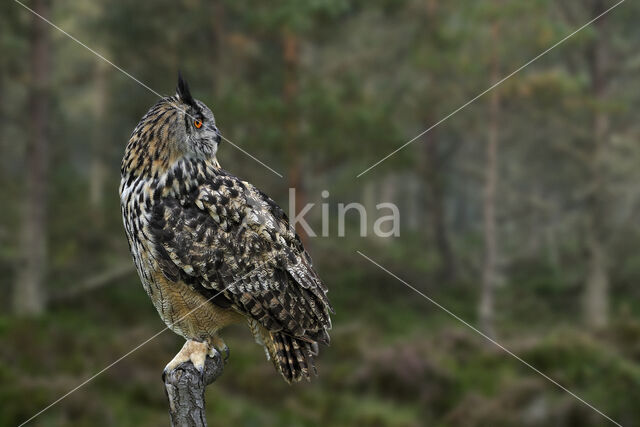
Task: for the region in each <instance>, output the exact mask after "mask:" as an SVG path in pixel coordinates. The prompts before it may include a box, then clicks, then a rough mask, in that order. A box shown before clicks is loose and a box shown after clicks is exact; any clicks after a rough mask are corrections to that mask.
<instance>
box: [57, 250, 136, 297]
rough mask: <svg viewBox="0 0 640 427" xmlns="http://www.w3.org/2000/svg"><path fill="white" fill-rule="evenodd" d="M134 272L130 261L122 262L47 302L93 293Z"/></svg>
mask: <svg viewBox="0 0 640 427" xmlns="http://www.w3.org/2000/svg"><path fill="white" fill-rule="evenodd" d="M134 271H135V269H134V265H133V263H132V262H131V260H126V261H122V262H121V263H119V264H117V265H116V266H114V267H111V268H110V269H109V270H106V271H104V272H102V273H100V274H97V275H95V276H91V277H88V278H86V279H84V280H83V281H82V282H80V284H79V285H77V286H75V287H73V288H70V289H65V290H63V291H60V292H57V293H54V294H53V295H51V297H50V298H49V302H52V303H58V302H61V301H67V300H70V299H73V298H76V297H79V296H81V295H84V294H85V293H87V292H92V291H95V290H96V289H99V288H102V287H104V286H106V285H108V284H110V283H113V282H115V281H116V280H118V279H120V278H122V277H124V276H126V275H128V274H131V273H133V272H134Z"/></svg>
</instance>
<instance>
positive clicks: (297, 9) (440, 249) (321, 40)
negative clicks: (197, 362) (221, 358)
mask: <svg viewBox="0 0 640 427" xmlns="http://www.w3.org/2000/svg"><path fill="white" fill-rule="evenodd" d="M26 4H27V5H28V6H29V7H32V8H34V9H35V10H36V11H37V12H38V13H40V14H42V15H43V16H46V17H49V18H50V19H51V20H52V21H53V22H54V23H56V24H57V25H59V26H60V27H61V28H63V29H64V30H66V31H68V32H69V33H71V34H72V35H74V36H75V37H77V38H78V39H79V40H81V41H83V42H84V43H86V44H87V45H88V46H90V47H92V48H93V49H95V50H96V51H98V52H100V53H101V54H102V55H104V56H105V57H106V58H109V59H110V60H112V61H113V62H114V63H116V64H118V65H119V66H121V67H122V68H124V69H125V70H127V71H128V72H130V73H131V74H132V75H134V76H136V77H137V78H139V79H140V80H141V81H142V82H144V83H145V84H147V85H148V86H150V87H151V88H153V89H155V90H157V91H159V92H161V93H164V94H173V92H174V88H175V84H176V75H177V70H178V69H180V70H182V72H183V73H184V74H185V75H186V76H187V78H188V80H189V82H190V85H191V88H192V92H193V94H194V96H195V97H196V98H199V99H201V100H202V101H204V102H205V103H207V104H208V105H209V106H210V107H211V108H212V110H213V111H214V114H216V117H217V121H218V125H219V127H220V129H221V130H222V132H223V134H224V135H225V136H226V137H227V138H229V139H230V140H231V141H233V142H234V143H236V144H238V145H239V146H241V147H242V148H243V149H245V150H247V151H248V152H250V153H252V154H253V155H255V156H256V157H258V158H259V159H261V160H262V161H264V162H265V163H266V164H268V165H269V166H271V167H272V168H273V169H275V170H276V171H278V172H280V173H282V174H283V175H284V178H279V177H278V176H277V175H275V174H273V173H272V172H270V171H269V170H268V169H266V168H264V167H263V166H261V165H260V164H258V163H257V162H255V161H254V160H252V159H251V158H250V157H248V156H246V155H245V154H243V153H242V152H240V151H238V150H237V149H236V148H234V147H233V146H232V145H230V144H228V143H226V144H223V145H222V146H221V150H220V152H219V159H220V161H221V163H222V165H223V167H224V168H226V169H227V170H229V171H231V172H232V173H234V174H236V175H238V176H240V177H242V178H244V179H246V180H248V181H250V182H252V183H254V184H256V185H258V186H259V187H261V189H263V190H264V191H265V192H267V193H268V194H270V195H271V196H272V197H273V198H274V199H275V200H276V201H277V202H278V203H279V204H280V205H281V206H283V207H285V208H286V206H288V188H289V187H294V188H296V189H297V196H298V197H297V203H298V205H299V206H298V207H299V208H300V207H302V206H304V204H305V203H316V206H315V207H314V208H313V209H312V210H311V212H310V213H309V215H307V216H306V218H308V219H309V220H310V222H311V224H312V225H313V226H314V228H315V229H316V230H320V229H321V227H320V222H321V208H320V203H323V202H325V203H329V213H330V221H329V227H330V232H329V236H328V237H308V238H306V244H307V245H308V248H309V251H310V253H311V254H312V256H313V258H314V263H315V264H316V266H317V270H318V271H319V272H320V275H321V276H322V277H323V279H324V281H325V282H326V283H327V284H328V286H329V288H330V297H331V300H332V301H333V303H334V305H335V308H336V315H335V316H334V322H333V324H334V328H333V331H332V345H331V347H330V348H325V349H322V350H321V355H320V358H319V360H318V366H319V372H320V376H319V377H318V378H317V379H316V380H315V381H313V382H312V383H309V384H307V383H305V384H299V385H295V386H287V385H286V384H285V383H284V382H283V381H282V379H281V378H280V377H279V376H278V375H277V374H276V373H275V371H274V370H273V367H272V366H271V364H270V363H268V362H267V361H266V360H265V358H264V354H263V351H262V349H261V348H260V347H258V346H257V345H255V343H253V341H252V339H251V337H250V336H249V333H248V332H247V331H246V330H245V329H246V328H240V327H239V328H237V329H231V330H230V331H229V332H227V334H226V337H227V338H226V340H227V343H228V344H229V346H230V348H231V358H230V363H229V364H227V366H226V369H225V373H224V374H223V376H222V377H221V379H220V380H218V381H217V382H216V383H215V384H213V385H212V386H210V387H209V388H208V391H207V403H208V408H207V409H208V413H209V422H210V424H211V425H245V426H253V425H303V426H304V425H374V426H419V425H438V426H514V425H519V426H520V425H524V426H549V425H556V426H561V425H562V426H596V425H598V426H599V425H607V423H608V421H607V420H606V419H605V418H603V417H602V416H600V415H598V414H597V413H596V412H594V411H593V410H591V409H590V408H588V407H587V406H585V405H583V404H582V403H580V402H579V401H577V400H576V399H574V398H573V397H571V396H570V395H569V394H567V393H565V392H563V391H561V390H560V389H558V388H557V387H555V386H554V385H553V384H551V383H550V382H548V381H546V380H545V379H544V378H542V377H541V376H540V375H538V374H536V373H535V372H533V371H531V370H530V369H529V368H527V367H526V366H524V365H522V364H521V363H520V362H518V361H517V360H515V359H513V358H511V357H510V356H508V355H506V354H505V353H504V352H502V351H501V350H499V349H498V348H496V347H495V346H493V345H492V344H490V343H489V342H487V341H486V340H485V339H483V338H482V337H480V336H478V335H477V334H476V333H474V332H473V331H471V330H470V329H468V328H466V327H465V326H463V325H461V324H460V323H459V322H457V321H456V320H455V319H453V318H451V317H450V316H449V315H447V314H446V313H444V312H442V311H441V310H439V309H438V308H437V307H435V306H434V305H432V304H430V303H429V302H428V301H426V300H425V299H423V298H422V297H420V296H419V295H418V294H416V293H415V292H413V291H412V290H410V289H409V288H407V287H405V286H404V285H403V284H402V283H400V282H398V281H396V280H395V279H393V278H391V277H390V276H388V275H387V274H386V273H384V272H383V271H381V270H380V269H378V268H377V267H376V266H374V265H373V264H371V263H369V262H368V261H366V260H365V259H363V258H362V257H360V256H359V255H358V254H357V253H356V250H360V251H362V252H363V253H365V254H366V255H368V256H370V257H372V258H373V259H374V260H376V261H378V262H380V263H381V264H382V265H384V266H385V267H387V268H389V269H390V270H391V271H392V272H394V273H396V274H398V275H399V276H400V277H402V278H403V279H404V280H406V281H408V282H409V283H410V284H412V285H413V286H416V287H417V288H418V289H420V290H422V291H423V292H425V293H426V294H427V295H429V296H430V297H432V298H434V299H435V300H436V301H438V302H439V303H441V304H442V305H443V306H445V307H447V308H448V309H450V310H452V311H453V312H455V313H456V314H458V315H460V316H461V317H462V318H464V319H466V320H467V321H469V322H470V323H472V324H474V325H477V326H478V327H479V328H481V329H482V330H483V331H485V332H486V333H487V334H490V335H491V336H494V337H496V339H497V340H498V341H499V342H501V343H503V344H504V345H505V346H506V347H508V348H509V349H511V350H512V351H514V352H515V353H516V354H518V355H519V356H521V357H522V358H523V359H525V360H527V361H528V362H530V363H531V364H532V365H534V366H535V367H537V368H538V369H540V370H541V371H543V372H544V373H546V374H548V375H549V376H551V377H552V378H554V379H556V380H557V381H559V382H560V383H561V384H563V385H564V386H566V387H568V388H569V389H571V390H572V391H574V392H575V393H576V394H578V395H580V396H581V397H583V398H584V399H585V400H587V401H589V402H590V403H592V404H593V405H594V406H595V407H597V408H598V409H600V410H602V411H603V412H604V413H606V414H607V415H609V416H611V417H612V418H613V419H615V420H616V421H617V422H619V423H621V424H622V425H625V426H633V425H636V426H637V425H640V406H639V405H638V402H639V401H640V301H639V296H640V287H639V286H638V281H640V222H639V221H638V215H639V214H640V185H638V182H640V167H638V165H640V144H639V140H640V121H639V120H638V114H637V111H638V108H639V107H640V105H639V104H640V83H639V80H638V76H639V75H640V53H639V52H640V51H639V50H638V46H639V42H640V27H639V26H638V21H639V18H640V6H639V5H638V3H637V2H632V1H627V2H625V3H623V4H622V5H620V6H618V7H617V8H616V9H614V10H613V11H612V12H611V13H610V14H608V15H606V16H605V17H603V18H602V19H600V20H598V21H596V22H595V23H594V24H593V25H590V26H588V27H587V28H585V29H584V30H582V31H580V32H579V33H578V34H576V35H575V36H574V37H572V38H570V39H569V40H568V41H566V42H565V43H564V44H562V45H560V46H559V47H557V48H555V49H554V50H552V51H551V52H550V53H549V54H547V55H545V56H544V57H542V58H540V59H539V60H537V61H536V62H535V63H533V64H532V65H530V66H528V67H526V68H525V69H524V70H523V71H522V72H520V73H518V74H516V75H515V76H514V77H512V78H510V79H509V80H507V81H505V82H504V83H503V84H501V85H500V86H499V87H498V88H496V89H495V90H493V91H491V92H489V93H487V94H486V95H485V96H483V97H482V98H480V99H478V100H477V101H476V102H475V103H473V104H471V105H469V106H468V107H466V108H465V109H463V110H462V111H460V112H458V113H457V114H455V115H454V116H453V117H451V118H450V119H448V120H447V121H446V122H444V123H442V124H441V125H439V126H438V127H436V128H435V129H433V130H432V131H430V132H428V133H427V134H426V135H424V136H423V137H421V138H420V139H419V140H417V141H415V142H414V143H413V144H411V145H409V146H408V147H407V148H405V149H404V150H402V151H400V152H399V153H398V154H396V155H394V156H392V157H390V158H389V159H388V160H386V161H385V162H383V163H382V164H380V165H379V166H377V167H375V168H373V169H371V170H370V171H368V172H367V173H365V174H364V175H362V176H360V177H359V178H356V175H357V174H359V173H360V172H362V171H363V170H365V169H366V168H367V167H369V166H370V165H372V164H373V163H374V162H376V161H378V160H379V159H380V158H382V157H383V156H384V155H386V154H388V153H389V152H391V151H392V150H394V149H396V148H397V147H399V146H400V145H402V144H403V143H404V142H406V141H408V140H409V139H411V138H412V137H414V136H415V135H417V134H418V133H420V132H421V131H423V130H424V129H426V128H428V127H429V126H431V125H432V124H434V123H436V122H437V121H438V120H440V119H441V118H443V117H445V116H446V115H447V114H449V113H450V112H452V111H454V110H455V109H456V108H458V107H459V106H461V105H462V104H464V103H465V102H467V101H468V100H470V99H471V98H473V97H474V96H476V95H477V94H479V93H480V92H482V91H483V90H485V89H486V88H488V87H489V86H490V85H491V84H493V83H495V82H497V81H498V80H500V79H501V78H502V77H503V76H506V75H507V74H509V73H511V72H512V71H513V70H515V69H516V68H518V67H520V66H521V65H523V64H524V63H526V62H527V61H529V60H530V59H532V58H533V57H535V56H536V55H538V54H539V53H541V52H542V51H544V50H545V49H547V48H548V47H550V46H551V45H553V44H554V43H556V42H557V41H558V40H560V39H562V38H563V37H565V36H566V35H568V34H570V33H571V32H573V31H574V30H576V29H577V28H579V27H580V26H582V25H583V24H585V23H586V22H588V21H589V20H591V19H592V18H593V17H595V16H597V15H598V14H600V13H602V12H603V11H605V10H606V9H607V8H609V7H611V6H613V5H614V4H615V3H614V2H613V1H605V0H584V1H582V0H572V1H551V0H529V1H515V0H514V1H508V0H483V1H473V2H472V1H460V0H449V1H437V0H397V1H396V0H375V1H364V0H315V1H309V2H300V1H295V0H288V1H278V2H262V3H258V2H250V1H248V0H234V1H231V0H228V1H227V0H224V1H215V2H214V1H203V0H180V1H175V0H160V1H156V2H140V1H133V0H125V1H120V2H107V1H102V0H99V1H89V0H80V1H73V2H72V1H57V2H55V3H54V2H51V1H48V0H33V1H29V2H26ZM0 35H1V38H0V49H1V50H0V73H1V74H0V100H1V101H0V108H1V110H0V135H1V137H0V144H1V145H0V150H1V151H0V153H1V156H0V164H1V167H0V204H1V206H2V209H0V267H1V269H2V272H3V274H2V275H1V276H0V289H1V291H2V292H1V294H2V295H4V297H3V298H2V299H0V304H1V307H2V314H1V315H0V343H1V345H0V425H17V424H19V423H21V422H22V421H24V420H26V419H27V418H29V417H30V416H32V415H34V414H35V413H36V412H37V411H39V410H40V409H42V408H44V407H45V406H46V405H48V404H49V403H51V402H53V401H54V400H55V399H57V398H58V397H59V396H61V395H62V394H64V393H66V392H67V391H69V390H71V389H72V388H73V387H75V386H76V385H78V384H80V383H81V382H82V381H83V380H85V379H87V378H89V377H90V376H91V375H93V374H94V373H95V372H97V371H99V370H100V369H102V368H103V367H105V366H107V365H108V364H110V363H111V362H112V361H114V360H115V359H117V358H118V357H120V356H122V355H123V354H125V353H126V352H128V351H129V350H130V349H131V348H133V347H135V346H136V345H138V344H139V343H141V342H142V341H144V340H145V339H147V338H149V337H150V336H151V335H153V334H154V333H156V332H158V331H159V330H160V329H162V328H163V327H164V324H163V323H162V322H161V320H160V318H159V317H158V316H157V314H156V312H155V310H154V309H153V307H152V305H151V303H150V301H149V300H148V297H147V295H146V294H145V293H144V290H143V288H142V286H141V284H140V282H139V279H138V277H137V275H136V274H135V272H134V270H133V263H132V261H131V259H130V255H129V253H128V248H127V244H126V238H125V235H124V232H123V227H122V224H121V217H120V210H119V198H118V184H119V179H120V178H119V168H120V160H121V157H122V154H123V151H124V147H125V144H126V142H127V140H128V137H129V134H130V132H131V130H132V129H133V128H134V126H135V124H136V123H137V122H138V120H139V119H140V118H141V117H142V115H143V114H144V113H145V112H146V111H147V109H148V108H149V107H150V106H151V105H153V104H154V103H155V102H156V101H157V98H156V97H155V96H154V95H153V94H152V93H150V92H149V91H148V90H146V89H145V88H143V87H141V86H140V85H138V84H137V83H135V82H134V81H132V80H131V79H130V78H128V77H126V76H125V75H123V74H122V73H120V72H119V71H117V70H116V69H114V68H113V67H111V66H110V65H108V64H107V63H105V62H104V61H102V60H100V59H99V58H97V57H96V56H95V55H93V54H92V53H90V52H89V51H87V50H86V49H84V48H82V47H81V46H79V45H78V44H76V43H75V42H74V41H72V40H71V39H69V38H68V37H66V36H65V35H63V34H62V33H60V32H59V31H57V30H56V29H54V28H52V27H50V26H49V25H47V24H46V23H44V22H42V21H41V20H39V19H38V18H36V17H35V16H34V15H32V14H31V13H29V11H27V10H26V9H24V8H23V7H21V6H20V5H19V4H18V3H16V2H13V1H4V2H2V4H1V5H0ZM323 190H327V191H329V192H330V196H329V198H328V199H326V200H325V199H323V198H322V197H321V192H322V191H323ZM340 202H342V203H348V202H359V203H362V204H363V205H365V206H367V207H368V213H369V216H368V218H367V223H366V224H365V225H366V227H367V230H368V234H369V236H368V237H361V236H360V233H359V227H360V224H359V222H358V217H357V215H355V213H354V212H351V213H350V214H349V219H350V221H349V224H348V228H347V231H346V236H345V237H338V233H337V228H336V227H337V221H336V215H337V208H336V206H337V204H338V203H340ZM382 202H393V203H396V204H397V205H398V207H399V208H400V213H401V233H400V236H399V237H390V238H379V237H375V236H373V233H372V223H373V221H374V220H375V219H376V218H378V217H379V215H378V211H377V210H376V208H375V205H376V204H377V203H382ZM382 214H387V213H382V212H380V215H382ZM181 345H182V342H181V339H180V338H179V337H177V336H175V335H174V334H172V333H170V332H166V333H164V334H162V335H160V336H159V337H158V338H157V339H155V340H152V341H151V342H149V343H148V344H146V345H145V346H143V347H142V348H140V349H139V350H137V351H136V352H134V353H133V354H131V355H130V356H129V357H127V358H125V359H124V360H122V361H121V362H119V363H118V364H116V365H115V366H113V367H112V368H111V369H109V370H108V371H106V372H105V373H104V374H102V375H100V376H99V377H97V378H96V379H95V380H94V381H92V382H90V383H89V384H87V385H86V386H84V387H83V388H81V389H79V390H78V391H76V392H75V393H73V394H71V395H70V396H69V397H68V398H66V399H64V400H63V401H61V402H60V403H58V404H57V405H55V406H54V407H52V408H51V409H50V410H48V411H46V412H45V413H44V414H42V415H41V416H40V417H38V418H37V419H35V420H34V421H33V422H32V423H31V424H33V425H47V426H62V425H74V426H115V425H117V426H128V425H129V426H157V425H166V424H167V423H168V415H167V405H166V401H165V396H164V391H163V387H162V382H161V379H160V376H161V372H162V368H163V367H164V365H165V364H166V363H167V362H168V361H169V360H170V359H171V358H172V357H173V355H174V354H175V353H176V352H177V351H178V349H179V348H180V346H181Z"/></svg>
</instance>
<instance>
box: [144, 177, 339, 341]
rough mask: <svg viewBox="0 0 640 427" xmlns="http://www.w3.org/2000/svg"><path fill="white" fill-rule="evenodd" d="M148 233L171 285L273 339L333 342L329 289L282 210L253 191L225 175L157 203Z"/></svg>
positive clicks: (202, 182)
mask: <svg viewBox="0 0 640 427" xmlns="http://www.w3.org/2000/svg"><path fill="white" fill-rule="evenodd" d="M149 225H150V231H151V233H152V238H153V239H154V241H155V242H156V254H155V256H156V258H157V260H158V262H159V264H160V265H161V268H162V271H163V273H164V275H165V276H166V277H167V278H168V279H169V280H172V281H177V280H183V281H184V282H185V283H187V284H189V285H190V286H192V287H193V289H194V290H196V291H198V292H200V293H202V294H203V295H204V296H205V297H207V298H212V297H215V298H214V300H213V301H214V302H215V303H217V304H221V305H227V306H229V305H230V306H232V307H233V308H234V309H235V310H237V311H239V312H241V313H243V314H245V315H246V316H249V317H251V318H253V319H255V320H256V321H258V322H259V324H261V325H262V326H263V327H264V328H266V329H267V330H268V331H271V332H277V331H282V332H285V333H287V334H290V335H293V336H295V337H298V338H301V339H306V340H309V341H320V342H326V343H327V342H328V339H329V336H328V333H327V330H329V329H330V327H331V321H330V317H329V313H330V312H332V311H333V310H332V308H331V306H330V304H329V301H328V299H327V296H326V293H327V288H326V287H325V286H324V285H323V284H322V282H321V281H320V279H319V277H318V275H317V274H316V272H315V271H314V269H313V266H312V263H311V258H310V257H309V254H308V253H307V252H306V251H305V250H304V248H303V246H302V243H301V242H300V239H299V238H298V236H297V235H296V234H295V231H293V230H291V229H290V227H289V221H288V219H287V217H286V215H285V214H284V212H283V211H282V209H280V208H279V207H278V206H277V205H276V203H275V202H273V201H272V200H271V199H270V198H269V197H268V196H266V195H265V194H264V193H262V192H260V191H259V190H257V189H256V188H255V187H254V186H252V185H251V184H249V183H247V182H243V181H241V180H239V179H238V178H236V177H234V176H232V175H228V174H226V173H224V172H220V173H219V174H217V175H215V176H212V177H209V178H207V179H206V180H203V181H200V183H199V184H198V185H197V186H196V187H195V188H192V189H191V191H189V192H188V195H186V196H184V197H181V198H172V197H167V198H163V199H162V200H161V201H158V202H157V203H156V205H155V207H154V210H153V214H152V218H151V221H150V223H149ZM217 294H221V295H218V296H216V295H217ZM216 298H217V299H216Z"/></svg>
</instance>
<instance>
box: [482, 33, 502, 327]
mask: <svg viewBox="0 0 640 427" xmlns="http://www.w3.org/2000/svg"><path fill="white" fill-rule="evenodd" d="M498 36H499V30H498V25H497V24H494V25H493V28H492V39H493V42H494V43H495V44H497V43H498V42H499V37H498ZM498 73H499V69H498V59H497V54H496V53H495V52H494V53H493V57H492V59H491V81H492V82H496V81H498V78H499V74H498ZM489 96H490V98H489V134H488V140H487V151H486V156H487V159H486V161H487V164H486V170H485V185H484V203H483V215H484V266H483V271H482V294H481V297H480V307H479V312H480V313H479V315H480V327H481V328H482V330H483V331H484V332H485V333H486V334H487V335H489V336H495V324H494V318H495V307H494V299H495V287H496V281H497V273H496V264H497V251H498V250H497V238H496V187H497V184H498V125H499V115H500V98H499V92H498V91H497V90H493V91H491V93H490V95H489Z"/></svg>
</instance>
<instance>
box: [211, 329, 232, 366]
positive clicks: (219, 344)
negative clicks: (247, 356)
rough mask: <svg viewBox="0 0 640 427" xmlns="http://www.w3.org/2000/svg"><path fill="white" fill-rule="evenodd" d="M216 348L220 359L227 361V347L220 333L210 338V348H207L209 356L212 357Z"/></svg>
mask: <svg viewBox="0 0 640 427" xmlns="http://www.w3.org/2000/svg"><path fill="white" fill-rule="evenodd" d="M215 350H217V351H218V353H220V355H222V360H224V363H227V361H228V360H229V347H227V344H225V342H224V340H223V339H222V337H221V336H220V335H216V336H214V337H213V338H211V349H210V350H209V356H211V357H213V353H214V351H215Z"/></svg>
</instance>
